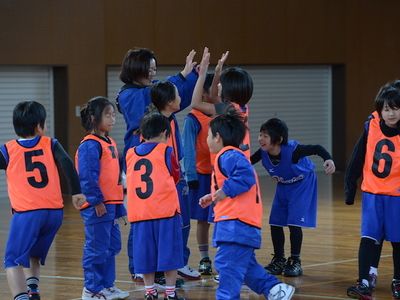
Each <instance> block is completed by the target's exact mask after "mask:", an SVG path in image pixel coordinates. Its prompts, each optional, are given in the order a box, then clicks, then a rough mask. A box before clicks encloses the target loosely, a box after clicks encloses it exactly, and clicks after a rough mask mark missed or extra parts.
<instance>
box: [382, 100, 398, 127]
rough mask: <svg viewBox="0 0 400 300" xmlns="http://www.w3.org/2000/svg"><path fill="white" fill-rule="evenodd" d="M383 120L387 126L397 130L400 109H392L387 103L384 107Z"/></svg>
mask: <svg viewBox="0 0 400 300" xmlns="http://www.w3.org/2000/svg"><path fill="white" fill-rule="evenodd" d="M381 114H382V119H383V120H384V121H385V124H386V125H387V126H389V127H392V128H396V127H397V122H399V121H400V108H398V107H397V108H394V109H393V108H390V107H389V105H387V103H385V104H384V105H383V109H382V113H381Z"/></svg>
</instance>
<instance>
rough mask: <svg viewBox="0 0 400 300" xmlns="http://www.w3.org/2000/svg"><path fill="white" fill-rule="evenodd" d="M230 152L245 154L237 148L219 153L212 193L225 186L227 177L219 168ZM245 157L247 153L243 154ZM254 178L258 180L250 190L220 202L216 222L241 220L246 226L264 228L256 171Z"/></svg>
mask: <svg viewBox="0 0 400 300" xmlns="http://www.w3.org/2000/svg"><path fill="white" fill-rule="evenodd" d="M228 150H234V151H238V152H240V153H243V151H241V150H239V149H237V148H235V147H231V146H228V147H224V148H222V149H221V151H219V152H218V154H217V156H216V158H215V162H214V172H213V175H212V180H213V182H212V185H211V190H212V193H215V191H216V190H217V189H219V188H221V187H222V186H223V184H224V181H225V180H226V179H227V177H226V176H225V175H224V174H223V173H222V171H221V170H220V168H219V162H218V160H219V158H220V156H221V155H222V154H224V153H225V152H226V151H228ZM243 155H245V153H243ZM254 176H255V178H256V184H254V185H253V186H252V187H251V188H250V190H248V191H247V192H245V193H242V194H240V195H238V196H236V197H234V198H229V197H227V198H225V199H223V200H222V201H220V202H218V203H217V204H216V205H215V207H214V213H215V218H214V221H215V222H220V221H225V220H235V219H237V220H240V221H242V222H244V223H246V224H249V225H252V226H255V227H257V228H261V226H262V213H263V211H262V200H261V196H260V190H259V188H258V186H259V185H258V180H257V175H256V173H255V171H254Z"/></svg>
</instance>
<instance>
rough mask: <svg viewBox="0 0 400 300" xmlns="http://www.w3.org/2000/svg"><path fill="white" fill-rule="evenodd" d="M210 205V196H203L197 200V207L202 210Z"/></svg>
mask: <svg viewBox="0 0 400 300" xmlns="http://www.w3.org/2000/svg"><path fill="white" fill-rule="evenodd" d="M211 203H212V196H211V194H207V195H204V196H203V197H201V198H200V199H199V205H200V206H201V207H202V208H206V207H207V206H209V205H210V204H211Z"/></svg>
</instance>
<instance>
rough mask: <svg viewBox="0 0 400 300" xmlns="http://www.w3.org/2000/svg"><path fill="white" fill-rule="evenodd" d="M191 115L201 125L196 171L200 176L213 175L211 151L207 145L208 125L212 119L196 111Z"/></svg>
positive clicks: (198, 136) (197, 139)
mask: <svg viewBox="0 0 400 300" xmlns="http://www.w3.org/2000/svg"><path fill="white" fill-rule="evenodd" d="M190 113H191V114H192V115H193V116H194V117H195V118H196V119H197V121H198V122H199V123H200V131H199V133H198V135H197V138H196V170H197V172H198V173H200V174H211V172H212V165H211V158H210V149H209V148H208V145H207V135H208V128H209V126H208V125H209V123H210V121H211V117H210V116H207V115H206V114H204V113H202V112H200V111H198V110H196V109H193V110H192V111H191V112H190Z"/></svg>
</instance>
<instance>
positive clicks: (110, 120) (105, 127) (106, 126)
mask: <svg viewBox="0 0 400 300" xmlns="http://www.w3.org/2000/svg"><path fill="white" fill-rule="evenodd" d="M114 124H115V111H114V107H112V106H111V105H107V106H106V107H105V108H104V110H103V113H102V114H101V123H100V126H99V131H100V132H102V133H105V132H110V131H111V129H112V128H113V126H114Z"/></svg>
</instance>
